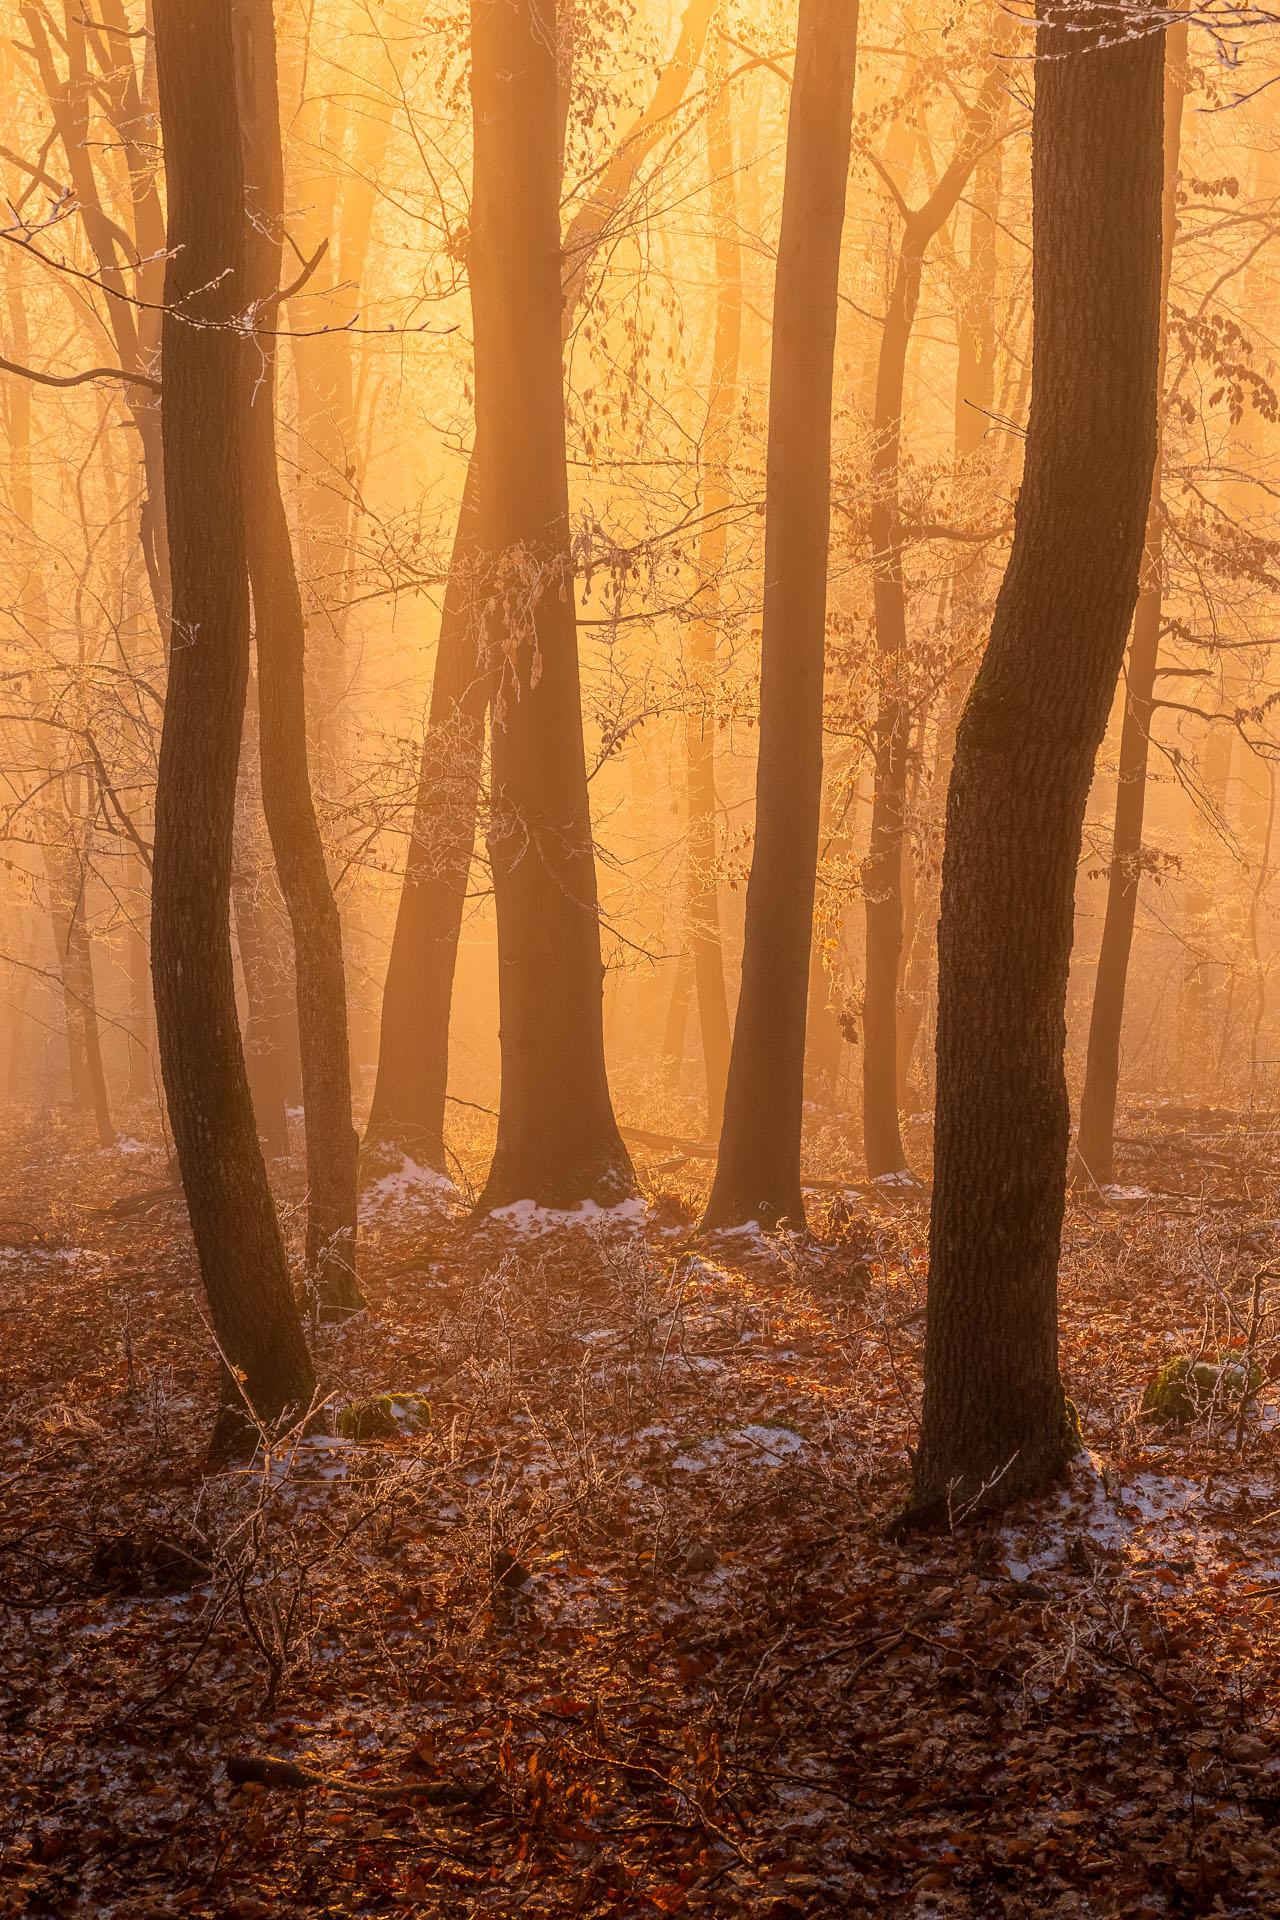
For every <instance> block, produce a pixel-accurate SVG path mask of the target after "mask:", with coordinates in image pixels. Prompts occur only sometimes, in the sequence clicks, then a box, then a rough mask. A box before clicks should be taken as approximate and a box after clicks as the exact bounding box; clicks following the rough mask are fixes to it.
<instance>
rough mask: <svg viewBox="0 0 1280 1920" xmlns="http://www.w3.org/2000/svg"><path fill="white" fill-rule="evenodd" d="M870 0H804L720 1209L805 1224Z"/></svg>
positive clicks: (790, 136)
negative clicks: (842, 368) (846, 312)
mask: <svg viewBox="0 0 1280 1920" xmlns="http://www.w3.org/2000/svg"><path fill="white" fill-rule="evenodd" d="M857 29H858V10H857V7H856V6H855V5H851V4H850V3H849V0H800V11H799V17H798V20H797V25H796V61H795V78H794V81H793V83H792V89H791V108H790V114H789V118H788V124H787V165H786V180H785V185H784V188H783V199H782V229H781V233H780V236H779V241H778V267H777V276H776V279H775V283H774V307H773V362H772V370H771V375H770V389H769V447H768V456H767V474H766V482H765V495H766V505H765V516H766V517H765V559H764V628H763V639H762V647H761V673H760V747H759V759H758V761H757V766H756V830H755V850H754V854H753V857H752V861H751V877H750V880H749V882H748V885H747V910H746V930H745V934H744V940H743V952H742V987H741V991H740V993H739V997H738V1011H737V1018H736V1021H735V1025H734V1034H733V1053H732V1056H731V1058H730V1062H729V1085H728V1090H727V1094H726V1098H725V1109H724V1127H723V1131H722V1132H721V1136H720V1157H719V1160H718V1162H717V1165H716V1176H715V1182H714V1184H713V1186H712V1189H711V1197H710V1199H709V1200H708V1202H707V1210H706V1214H705V1216H704V1218H703V1226H704V1227H707V1228H710V1227H732V1226H738V1225H740V1224H742V1223H743V1222H745V1221H747V1220H760V1221H762V1222H766V1223H767V1224H769V1225H773V1224H774V1223H775V1222H777V1221H779V1220H783V1219H785V1220H789V1221H790V1222H791V1224H792V1225H793V1226H794V1227H797V1228H799V1227H801V1226H803V1224H804V1200H803V1198H802V1195H801V1191H800V1133H801V1125H802V1121H803V1116H804V1038H805V1011H806V1000H807V996H808V985H809V953H810V947H811V945H812V940H813V898H814V886H815V878H816V873H817V861H818V829H819V823H820V818H821V811H822V692H823V675H824V668H825V664H826V608H827V551H828V533H829V526H830V503H829V493H830V478H831V389H832V382H833V378H834V366H835V344H836V312H837V298H838V292H839V279H840V241H841V235H842V232H843V229H844V199H845V182H846V179H847V176H848V172H849V149H850V143H851V130H852V116H853V79H854V67H855V62H856V57H857Z"/></svg>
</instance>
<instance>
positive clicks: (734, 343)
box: [684, 34, 742, 1138]
mask: <svg viewBox="0 0 1280 1920" xmlns="http://www.w3.org/2000/svg"><path fill="white" fill-rule="evenodd" d="M707 86H708V88H709V90H710V94H711V98H710V100H709V102H708V105H707V112H706V123H707V165H708V170H709V172H710V176H711V232H712V240H713V243H714V247H715V274H716V307H715V338H714V343H713V346H712V352H711V391H710V395H709V397H708V402H707V420H706V427H705V430H704V433H703V437H702V473H703V480H702V497H701V511H702V534H701V538H700V540H699V543H698V575H699V590H698V605H697V615H696V617H695V618H694V619H693V620H692V621H691V622H690V624H689V637H688V675H689V681H690V690H691V692H696V704H695V705H693V706H691V707H690V708H689V709H688V710H687V712H686V714H685V723H684V734H685V758H686V764H687V767H688V778H689V839H688V846H687V852H686V863H685V864H686V889H687V911H688V916H689V945H690V947H691V949H692V952H693V971H694V980H695V982H696V985H697V996H698V1029H699V1032H700V1034H701V1036H702V1065H703V1071H704V1073H705V1075H706V1086H707V1135H708V1138H712V1137H714V1135H715V1133H716V1131H717V1129H718V1128H719V1126H720V1124H721V1122H722V1120H723V1119H724V1092H725V1083H726V1080H727V1078H728V1073H729V1047H730V1030H729V1001H728V996H727V995H726V993H725V986H724V953H723V950H722V946H721V940H720V901H719V892H720V889H719V883H718V881H717V879H716V850H717V849H716V843H717V837H718V835H717V821H716V634H717V631H718V628H719V624H720V576H721V574H722V572H723V571H724V561H725V552H726V548H727V538H726V532H727V529H726V519H727V515H728V513H729V509H730V505H731V502H730V497H729V491H728V486H727V483H726V478H725V474H726V469H727V466H728V463H729V459H730V456H731V454H732V450H733V417H734V413H735V411H736V408H737V396H738V360H739V356H740V353H741V348H742V248H741V246H740V245H739V241H738V228H737V208H736V205H735V198H736V196H735V194H734V185H733V126H732V121H731V118H730V112H729V99H730V96H729V77H728V62H727V60H726V58H725V42H724V39H723V36H722V35H720V34H716V36H715V40H714V51H713V54H712V57H711V58H710V60H709V61H708V64H707Z"/></svg>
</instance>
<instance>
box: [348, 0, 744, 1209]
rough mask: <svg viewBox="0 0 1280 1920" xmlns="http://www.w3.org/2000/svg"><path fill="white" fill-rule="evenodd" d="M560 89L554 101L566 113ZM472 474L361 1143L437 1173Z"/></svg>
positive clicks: (613, 164)
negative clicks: (408, 1158)
mask: <svg viewBox="0 0 1280 1920" xmlns="http://www.w3.org/2000/svg"><path fill="white" fill-rule="evenodd" d="M714 10H715V0H689V5H688V6H687V7H686V9H685V13H684V16H683V19H682V22H681V27H680V34H679V37H678V40H677V44H676V47H675V51H674V53H673V54H672V57H671V60H670V61H669V63H668V65H667V67H666V68H665V69H664V71H663V74H662V76H661V78H660V80H659V82H658V84H657V86H656V87H655V89H654V94H653V98H652V100H651V101H650V103H649V105H648V107H647V108H646V109H645V111H644V112H643V113H642V114H641V115H640V116H639V118H638V119H637V121H636V123H635V125H634V126H633V127H632V128H631V129H630V130H629V132H628V133H627V134H626V135H625V137H624V138H623V139H622V141H620V143H619V145H618V148H617V150H616V152H615V153H614V155H613V157H612V159H611V161H610V164H609V166H608V167H607V168H606V169H605V172H604V175H603V177H602V178H601V180H600V183H599V185H598V187H597V189H596V191H595V192H594V193H593V194H592V195H591V197H590V199H589V200H588V201H587V203H586V205H585V206H584V207H583V208H582V209H581V210H580V211H579V213H578V214H577V215H575V217H574V219H573V220H572V221H571V222H570V225H569V231H568V233H567V234H566V235H565V243H564V260H563V268H562V271H563V307H562V317H561V327H562V332H563V334H564V335H565V336H566V337H567V336H568V333H569V331H570V328H571V327H572V324H573V319H574V316H575V314H576V312H577V309H578V306H579V304H580V302H581V300H582V297H583V294H584V292H585V290H586V278H587V271H588V268H589V266H590V263H591V261H592V260H593V259H594V257H595V255H596V253H597V251H598V249H599V248H600V246H601V244H602V243H603V241H604V239H605V237H606V235H607V232H608V226H609V221H610V219H611V218H612V217H613V215H614V214H615V213H616V211H617V209H618V208H619V207H620V206H621V205H622V204H623V202H624V200H625V197H626V194H627V191H628V189H629V188H630V186H631V185H632V183H633V182H634V180H635V177H636V174H637V173H638V171H639V168H640V166H641V164H642V162H643V161H644V159H645V156H646V155H647V154H648V153H650V152H651V151H652V149H653V146H654V143H655V141H656V140H657V139H658V138H659V136H660V134H661V132H662V130H663V128H664V127H665V126H666V125H667V124H668V122H669V119H670V115H671V113H672V112H673V111H674V109H675V108H676V107H677V106H678V105H679V103H680V101H681V99H682V98H683V96H684V92H685V89H686V88H687V86H688V84H689V80H690V78H691V76H692V74H693V73H694V72H695V71H696V69H697V65H698V62H699V60H700V59H701V57H702V48H703V44H704V42H705V40H706V36H707V29H708V25H709V22H710V19H711V15H712V13H713V12H714ZM563 104H564V103H563V100H560V101H558V112H559V113H560V114H561V115H562V114H563ZM478 498H479V476H478V471H477V466H476V457H475V454H474V452H473V454H472V456H471V459H470V461H469V462H468V466H467V477H466V482H465V485H464V488H463V495H462V506H461V510H460V512H459V515H458V525H457V530H456V533H455V536H454V543H453V552H452V554H451V556H450V561H449V577H448V582H447V585H446V589H445V598H444V607H443V609H442V612H441V619H440V640H439V646H438V649H437V652H436V670H435V677H434V679H433V682H432V689H431V709H430V713H429V716H428V720H427V730H426V737H425V739H424V740H423V744H422V762H421V772H420V776H419V781H418V793H417V800H416V804H415V808H414V818H413V827H412V830H411V834H410V840H409V853H408V858H407V860H406V863H405V874H404V884H403V887H402V889H401V893H400V907H399V911H398V913H397V915H396V926H395V934H394V936H393V938H392V942H391V953H390V957H389V959H388V962H387V975H386V982H385V985H384V987H383V1000H382V1033H381V1039H380V1042H379V1047H378V1073H377V1079H376V1081H375V1084H374V1091H373V1103H372V1106H371V1108H370V1112H369V1122H368V1126H367V1128H366V1130H365V1144H366V1146H367V1147H372V1148H381V1149H383V1150H384V1151H385V1150H392V1151H398V1152H400V1153H408V1154H409V1155H411V1156H412V1157H413V1158H414V1159H416V1160H420V1161H422V1162H424V1163H425V1164H426V1165H427V1166H431V1167H434V1168H436V1169H437V1170H438V1171H439V1172H441V1173H443V1172H444V1171H445V1170H446V1165H447V1162H446V1156H445V1149H444V1113H445V1102H446V1094H447V1091H448V1077H449V1016H450V1011H451V1008H452V1004H453V979H454V973H455V970H456V967H457V959H458V939H459V935H460V933H461V929H462V914H463V908H464V906H465V904H466V892H467V877H468V874H469V872H470V869H471V857H472V853H473V851H474V848H475V835H476V809H477V805H478V802H479V795H480V778H481V770H482V766H483V761H484V721H485V714H486V713H487V711H488V706H489V696H490V690H491V686H490V677H489V674H488V672H487V671H486V668H485V664H484V659H483V653H484V649H483V643H482V634H481V627H482V625H483V622H482V619H481V617H480V613H479V610H478V609H477V608H476V606H475V595H476V578H475V575H476V566H477V558H478V551H479V536H478Z"/></svg>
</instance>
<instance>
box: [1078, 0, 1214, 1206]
mask: <svg viewBox="0 0 1280 1920" xmlns="http://www.w3.org/2000/svg"><path fill="white" fill-rule="evenodd" d="M1186 60H1187V26H1186V22H1185V21H1181V22H1179V24H1178V25H1177V26H1175V27H1172V28H1171V29H1170V31H1169V34H1168V42H1167V45H1166V48H1165V82H1164V205H1163V213H1162V230H1163V236H1164V237H1163V248H1162V253H1161V263H1160V365H1159V373H1158V376H1157V377H1158V391H1159V393H1160V396H1161V399H1162V400H1163V396H1164V385H1165V377H1164V376H1165V366H1166V362H1167V359H1168V342H1169V327H1168V310H1169V279H1170V275H1171V273H1172V271H1173V242H1174V236H1175V234H1176V232H1177V226H1178V152H1179V146H1180V142H1181V134H1182V102H1183V98H1184V95H1185V92H1186ZM1161 482H1162V475H1161V441H1159V440H1158V441H1157V444H1156V465H1155V477H1154V479H1153V480H1152V483H1151V505H1150V507H1149V508H1148V511H1147V532H1146V539H1145V541H1144V543H1143V550H1142V574H1141V580H1140V585H1139V590H1138V605H1137V608H1136V610H1135V612H1134V616H1133V637H1132V639H1131V640H1130V642H1129V660H1128V670H1127V673H1126V679H1125V703H1124V723H1123V727H1122V730H1121V734H1120V769H1119V773H1118V775H1117V777H1116V812H1115V830H1114V833H1113V836H1112V846H1111V870H1110V874H1109V876H1108V884H1107V910H1106V917H1105V919H1104V920H1103V923H1102V946H1101V949H1100V950H1099V953H1098V972H1097V977H1096V979H1095V981H1094V988H1093V1012H1092V1016H1091V1018H1090V1021H1089V1044H1088V1051H1087V1053H1086V1056H1085V1070H1084V1092H1083V1093H1082V1095H1081V1098H1080V1127H1079V1131H1078V1133H1077V1135H1076V1172H1077V1175H1078V1177H1079V1178H1081V1179H1082V1180H1085V1181H1091V1182H1092V1183H1094V1184H1095V1185H1098V1186H1106V1185H1109V1184H1110V1183H1111V1182H1112V1181H1114V1179H1115V1177H1116V1166H1115V1126H1116V1095H1117V1093H1118V1091H1119V1086H1120V1033H1121V1028H1122V1026H1123V1024H1124V1002H1125V987H1126V985H1127V982H1128V975H1129V954H1130V951H1131V949H1132V946H1133V925H1134V918H1135V916H1136V913H1137V908H1138V886H1139V882H1140V880H1141V875H1142V818H1143V814H1144V812H1145V810H1146V795H1147V761H1148V757H1149V753H1150V747H1151V722H1152V717H1153V714H1154V711H1155V705H1154V703H1155V686H1156V666H1157V662H1158V660H1159V655H1160V628H1161V624H1162V618H1163V611H1164V579H1163V575H1164V494H1163V487H1162V484H1161Z"/></svg>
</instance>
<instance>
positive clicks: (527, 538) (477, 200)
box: [471, 0, 635, 1211]
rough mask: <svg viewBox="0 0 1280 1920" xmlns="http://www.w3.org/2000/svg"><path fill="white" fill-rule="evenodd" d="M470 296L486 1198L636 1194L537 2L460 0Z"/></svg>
mask: <svg viewBox="0 0 1280 1920" xmlns="http://www.w3.org/2000/svg"><path fill="white" fill-rule="evenodd" d="M471 36H472V37H471V49H472V65H471V92H472V103H473V107H474V116H475V118H474V125H475V160H474V182H473V194H472V222H471V310H472V318H473V323H474V332H475V384H476V452H477V458H478V461H479V466H480V490H481V512H480V518H481V538H482V542H483V550H484V556H485V568H486V574H487V586H488V633H489V644H490V650H491V658H492V660H493V662H494V666H495V673H496V680H495V687H494V698H493V732H492V742H491V747H490V759H491V768H492V782H493V824H492V827H491V829H490V837H489V852H490V859H491V862H492V867H493V885H494V899H495V905H496V907H497V918H498V980H499V1004H500V1010H501V1023H502V1100H501V1108H500V1114H499V1119H498V1138H497V1144H496V1148H495V1151H494V1157H493V1164H492V1166H491V1167H490V1169H489V1178H488V1180H487V1182H486V1184H485V1189H484V1193H483V1195H482V1197H481V1201H480V1209H481V1211H489V1210H492V1209H493V1208H495V1207H500V1206H503V1205H505V1204H507V1203H508V1202H510V1201H514V1200H523V1199H532V1200H535V1201H537V1202H539V1203H540V1204H542V1205H547V1206H557V1207H565V1206H574V1205H577V1204H578V1203H579V1202H581V1201H584V1200H595V1201H600V1202H605V1203H609V1202H613V1201H616V1200H620V1199H622V1198H623V1197H624V1196H625V1195H627V1194H629V1193H631V1192H633V1191H634V1187H635V1176H634V1174H633V1172H632V1169H631V1162H630V1159H629V1158H628V1155H627V1150H626V1148H625V1147H624V1146H623V1144H622V1138H621V1135H620V1134H619V1132H618V1128H617V1122H616V1121H615V1119H614V1115H613V1107H612V1104H611V1102H610V1099H609V1087H608V1082H607V1079H606V1076H605V1063H604V1032H603V1022H602V1013H601V989H602V983H603V968H602V965H601V960H600V925H599V919H598V914H597V905H596V879H595V856H594V850H593V847H592V840H591V813H590V806H589V802H588V796H587V776H586V755H585V750H584V746H583V738H582V709H581V695H580V691H579V684H578V646H577V627H576V615H575V608H574V599H573V595H574V579H573V564H572V560H571V557H570V552H569V483H568V469H567V466H566V459H565V425H564V373H563V367H562V360H561V300H562V292H561V282H560V229H559V218H560V216H559V198H560V135H559V115H558V112H557V87H556V29H555V13H554V8H553V6H552V5H551V4H550V0H502V4H495V0H472V6H471Z"/></svg>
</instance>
